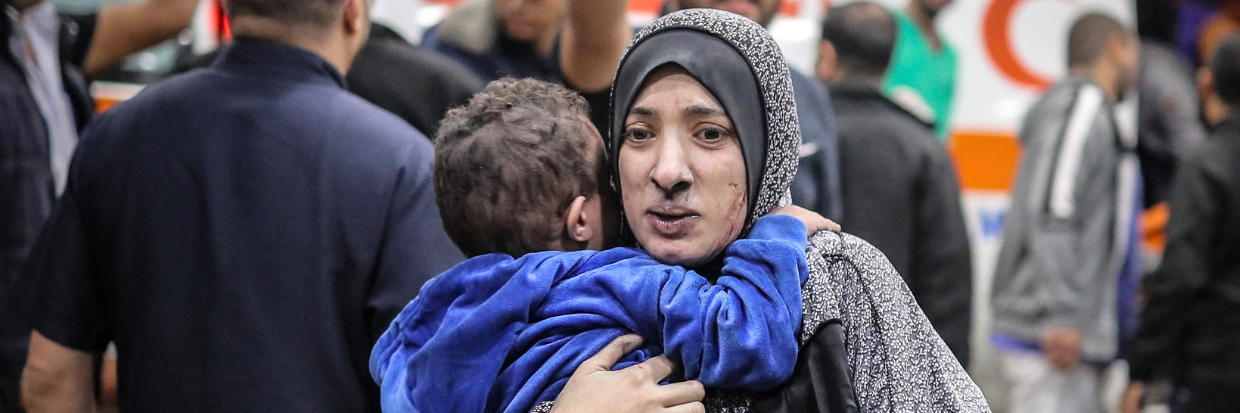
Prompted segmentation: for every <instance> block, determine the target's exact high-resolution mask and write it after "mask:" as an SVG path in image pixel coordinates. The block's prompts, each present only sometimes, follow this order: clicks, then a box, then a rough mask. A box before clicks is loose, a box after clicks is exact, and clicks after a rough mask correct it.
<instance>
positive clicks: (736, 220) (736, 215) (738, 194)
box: [711, 182, 749, 252]
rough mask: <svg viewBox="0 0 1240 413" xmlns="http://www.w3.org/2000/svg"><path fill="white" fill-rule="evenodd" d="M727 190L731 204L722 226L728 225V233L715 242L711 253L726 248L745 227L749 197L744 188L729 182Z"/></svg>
mask: <svg viewBox="0 0 1240 413" xmlns="http://www.w3.org/2000/svg"><path fill="white" fill-rule="evenodd" d="M728 188H729V189H730V190H731V192H732V193H731V195H732V197H731V198H732V204H731V205H729V206H728V213H727V221H726V222H724V224H726V225H728V232H727V233H725V234H724V237H723V238H720V239H719V240H717V242H716V243H715V248H714V249H712V250H711V251H712V252H718V251H722V250H723V249H724V248H726V247H727V246H728V244H731V243H732V241H735V240H736V237H738V236H740V233H741V228H744V227H745V222H744V220H745V212H746V210H747V208H746V206H748V204H749V197H748V195H747V194H746V193H745V187H744V185H741V184H739V183H736V182H731V183H728Z"/></svg>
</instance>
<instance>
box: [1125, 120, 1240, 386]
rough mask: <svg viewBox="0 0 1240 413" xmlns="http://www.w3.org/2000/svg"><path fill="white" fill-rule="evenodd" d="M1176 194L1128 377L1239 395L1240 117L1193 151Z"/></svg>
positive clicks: (1174, 188)
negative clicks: (1223, 389) (1226, 390)
mask: <svg viewBox="0 0 1240 413" xmlns="http://www.w3.org/2000/svg"><path fill="white" fill-rule="evenodd" d="M1171 188H1172V193H1171V199H1170V203H1171V204H1170V206H1171V220H1170V221H1169V222H1168V224H1167V250H1166V253H1165V254H1164V255H1163V261H1162V266H1161V267H1160V268H1159V269H1158V270H1157V271H1156V272H1154V273H1153V274H1151V275H1150V276H1148V277H1147V278H1146V279H1145V281H1144V285H1143V287H1144V290H1145V294H1146V297H1147V301H1146V306H1145V310H1144V311H1143V312H1142V314H1141V321H1140V326H1139V327H1138V330H1137V337H1136V340H1135V344H1134V345H1133V351H1132V357H1131V359H1130V360H1129V362H1130V363H1131V373H1130V375H1131V377H1132V379H1133V380H1140V381H1155V380H1159V381H1161V380H1170V381H1173V382H1175V383H1176V384H1178V385H1180V386H1186V387H1188V388H1189V389H1190V390H1191V389H1193V388H1195V387H1203V386H1204V387H1213V388H1218V387H1220V386H1230V388H1231V389H1233V390H1234V389H1236V388H1240V351H1237V349H1240V220H1237V218H1236V217H1237V216H1240V117H1237V116H1233V117H1231V118H1229V119H1227V120H1226V121H1224V122H1223V123H1221V124H1220V125H1219V126H1218V128H1217V129H1216V130H1215V131H1214V132H1213V133H1212V134H1211V135H1210V137H1209V138H1208V139H1206V140H1205V141H1204V142H1203V143H1201V144H1200V145H1198V146H1197V147H1195V148H1193V150H1191V151H1190V152H1189V155H1188V157H1187V158H1185V160H1184V161H1183V162H1182V163H1181V164H1180V168H1179V171H1178V172H1177V173H1176V177H1175V184H1174V185H1172V187H1171ZM1190 397H1194V396H1190ZM1231 406H1232V408H1234V407H1235V405H1234V404H1232V405H1231Z"/></svg>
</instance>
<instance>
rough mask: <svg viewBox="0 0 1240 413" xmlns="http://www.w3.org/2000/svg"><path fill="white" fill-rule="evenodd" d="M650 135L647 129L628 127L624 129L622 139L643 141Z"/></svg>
mask: <svg viewBox="0 0 1240 413" xmlns="http://www.w3.org/2000/svg"><path fill="white" fill-rule="evenodd" d="M651 136H652V135H651V134H650V132H649V131H645V130H641V129H629V130H627V131H624V139H625V140H629V141H644V140H646V139H650V137H651Z"/></svg>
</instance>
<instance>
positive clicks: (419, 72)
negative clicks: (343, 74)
mask: <svg viewBox="0 0 1240 413" xmlns="http://www.w3.org/2000/svg"><path fill="white" fill-rule="evenodd" d="M348 78H349V83H350V86H352V85H353V84H354V83H358V82H363V83H366V82H376V81H382V82H393V81H395V82H400V83H408V82H409V81H420V82H424V83H427V84H435V85H441V86H454V85H455V86H460V87H469V88H475V89H481V87H482V86H481V85H482V81H481V80H480V79H478V78H477V77H476V76H474V75H473V73H472V72H471V71H470V69H469V68H468V67H465V65H463V64H462V63H460V62H459V61H457V60H454V59H451V58H449V57H447V56H445V55H443V54H441V53H436V52H435V51H431V50H424V49H422V48H421V47H418V46H415V45H413V44H409V43H407V42H404V41H402V40H397V39H382V40H380V41H377V42H372V43H368V44H367V45H366V47H364V48H362V50H361V52H360V53H358V55H357V60H356V61H355V62H354V66H353V70H351V71H350V72H349V76H348ZM388 86H389V87H399V86H400V84H394V85H388Z"/></svg>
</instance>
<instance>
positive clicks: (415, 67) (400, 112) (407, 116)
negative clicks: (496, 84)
mask: <svg viewBox="0 0 1240 413" xmlns="http://www.w3.org/2000/svg"><path fill="white" fill-rule="evenodd" d="M345 80H346V82H347V83H348V84H349V91H350V92H353V93H356V94H357V95H358V96H361V97H362V99H366V100H367V101H370V103H374V104H375V106H378V107H381V108H383V109H384V110H387V111H388V112H392V113H393V114H395V115H396V116H399V117H400V118H401V119H404V120H405V121H406V122H409V124H410V125H413V127H414V128H416V129H417V130H418V131H419V132H422V134H424V135H426V136H428V137H432V138H433V137H434V136H435V130H436V129H438V126H439V121H440V120H443V117H444V115H445V114H447V113H448V109H451V108H453V107H455V106H460V105H464V104H465V102H468V101H469V98H470V97H472V96H473V95H474V94H475V93H478V92H480V91H482V86H483V84H482V80H480V79H478V77H476V76H474V75H473V74H471V73H470V72H469V70H466V69H465V67H463V66H461V65H460V64H457V63H456V62H454V61H452V60H451V59H448V58H445V57H443V56H440V55H439V54H437V53H433V52H430V51H427V50H424V49H422V48H420V47H418V46H414V45H412V44H410V43H409V42H408V41H406V40H405V39H404V38H403V37H401V36H400V34H398V33H396V31H395V30H392V29H391V28H388V27H387V26H384V25H381V24H377V23H376V24H373V25H371V28H370V38H369V39H367V40H366V45H365V46H363V47H362V50H361V51H360V52H358V53H357V59H356V60H355V61H354V62H353V67H352V68H351V69H349V74H348V75H347V76H346V77H345Z"/></svg>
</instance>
